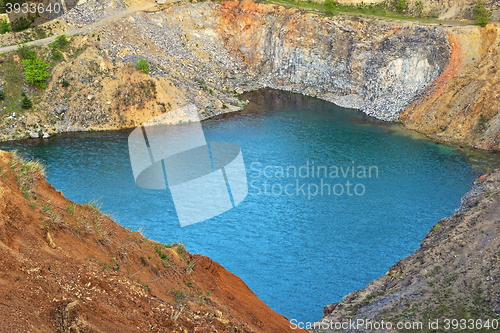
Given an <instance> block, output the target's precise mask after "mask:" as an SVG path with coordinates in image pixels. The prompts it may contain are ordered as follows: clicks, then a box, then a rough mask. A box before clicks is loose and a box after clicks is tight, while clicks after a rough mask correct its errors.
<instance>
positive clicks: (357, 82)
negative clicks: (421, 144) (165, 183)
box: [2, 0, 451, 139]
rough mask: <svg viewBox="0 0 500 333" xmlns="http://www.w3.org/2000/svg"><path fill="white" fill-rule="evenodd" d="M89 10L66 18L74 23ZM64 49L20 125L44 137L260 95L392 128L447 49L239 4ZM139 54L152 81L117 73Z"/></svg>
mask: <svg viewBox="0 0 500 333" xmlns="http://www.w3.org/2000/svg"><path fill="white" fill-rule="evenodd" d="M117 1H120V0H117ZM92 3H93V2H83V3H81V4H80V5H79V6H78V8H76V9H75V10H77V11H76V14H75V15H76V16H75V15H68V19H72V20H75V21H78V15H77V13H78V12H85V11H86V8H85V6H90V5H91V4H92ZM80 7H81V8H80ZM118 7H119V6H118ZM89 10H90V9H89ZM72 46H73V48H74V49H77V48H79V49H80V51H78V52H74V53H71V54H70V53H69V52H68V54H66V57H67V58H66V61H63V62H62V63H60V64H59V65H57V66H56V67H55V68H54V69H53V72H52V76H51V80H50V82H49V86H48V88H47V90H46V91H45V92H44V95H43V96H42V97H41V102H40V104H39V105H38V117H39V119H37V120H36V121H31V123H30V124H29V125H30V126H32V127H33V126H38V127H39V128H45V129H47V130H48V131H49V134H51V133H52V132H51V131H55V132H66V131H78V130H83V131H85V130H91V129H93V130H102V129H114V128H122V127H130V126H133V125H135V124H140V123H142V122H143V121H145V120H147V119H149V118H152V117H154V116H156V115H158V114H161V113H162V112H167V111H169V110H172V109H174V108H176V107H179V106H184V105H187V104H191V103H195V104H196V105H197V106H198V107H199V109H200V115H201V117H202V118H208V117H212V116H214V115H217V114H220V113H224V112H229V111H234V110H238V109H240V108H241V107H242V106H244V102H242V101H238V99H237V97H236V95H235V93H239V92H242V91H248V90H252V89H258V88H263V87H270V88H276V89H283V90H288V91H294V92H299V93H303V94H306V95H310V96H316V97H318V98H322V99H325V100H328V101H331V102H334V103H336V104H338V105H340V106H344V107H349V108H356V109H361V110H363V111H364V112H366V113H368V114H370V115H372V116H374V117H377V118H380V119H384V120H391V121H394V120H397V118H398V116H399V114H400V112H401V111H402V110H403V109H404V108H405V107H406V106H408V105H409V104H410V102H411V101H413V100H414V99H415V97H417V96H418V94H419V92H421V91H422V89H423V88H425V87H426V86H428V85H429V83H431V82H433V81H434V80H435V79H436V78H438V77H439V75H440V74H441V73H442V72H443V69H444V68H445V66H446V65H447V63H448V59H449V56H450V50H451V48H450V46H449V42H448V36H447V34H446V33H445V32H443V31H442V30H440V29H438V28H436V27H422V26H412V25H411V24H409V23H407V24H400V23H394V22H386V21H381V20H378V19H371V18H361V19H358V20H356V21H355V20H348V19H346V18H344V17H336V18H325V17H320V16H318V15H313V14H301V13H300V12H298V11H297V10H296V9H289V10H287V9H285V8H284V7H281V6H275V5H265V4H255V3H253V2H251V1H247V0H245V1H242V2H238V1H228V2H217V3H210V2H206V3H198V4H181V5H173V6H171V7H169V8H166V9H164V10H161V11H154V12H139V13H136V14H134V15H132V16H129V17H127V18H123V19H121V20H118V21H114V22H110V23H108V24H106V25H105V26H103V27H100V28H96V29H94V30H92V31H91V32H90V33H89V34H87V35H82V36H78V37H75V38H74V39H73V41H72ZM138 57H142V58H145V59H147V60H148V61H149V62H150V64H151V68H152V71H151V73H150V75H146V74H142V73H139V72H137V71H134V70H133V67H130V66H128V65H127V63H131V62H132V63H133V62H134V61H135V60H136V59H137V58H138ZM62 83H69V85H67V84H66V86H62ZM20 122H21V121H20V120H18V119H10V120H9V126H5V128H3V129H2V134H3V136H4V139H5V138H8V137H10V138H12V137H15V136H16V133H17V135H19V133H21V134H23V133H24V129H20V128H19V127H17V126H21V124H20ZM26 124H28V121H26ZM26 126H27V125H26Z"/></svg>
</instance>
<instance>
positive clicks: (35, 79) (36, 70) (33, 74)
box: [23, 58, 50, 88]
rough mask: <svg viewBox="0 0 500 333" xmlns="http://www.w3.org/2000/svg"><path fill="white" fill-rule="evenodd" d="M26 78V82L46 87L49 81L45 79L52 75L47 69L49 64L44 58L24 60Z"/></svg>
mask: <svg viewBox="0 0 500 333" xmlns="http://www.w3.org/2000/svg"><path fill="white" fill-rule="evenodd" d="M23 66H24V73H23V75H24V79H25V80H26V82H29V83H31V84H34V85H36V86H38V87H40V88H45V87H46V86H47V83H46V82H45V80H46V79H47V77H48V76H49V75H50V74H49V72H48V71H47V68H48V67H49V65H48V64H47V63H46V62H45V60H43V59H38V58H35V59H26V60H23Z"/></svg>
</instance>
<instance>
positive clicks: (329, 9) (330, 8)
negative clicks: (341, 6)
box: [323, 0, 337, 15]
mask: <svg viewBox="0 0 500 333" xmlns="http://www.w3.org/2000/svg"><path fill="white" fill-rule="evenodd" d="M323 9H324V10H325V13H326V14H328V15H332V14H333V13H334V12H335V10H336V9H337V3H336V2H333V1H332V0H325V2H323Z"/></svg>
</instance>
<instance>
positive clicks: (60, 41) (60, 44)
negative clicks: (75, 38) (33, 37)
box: [49, 35, 69, 50]
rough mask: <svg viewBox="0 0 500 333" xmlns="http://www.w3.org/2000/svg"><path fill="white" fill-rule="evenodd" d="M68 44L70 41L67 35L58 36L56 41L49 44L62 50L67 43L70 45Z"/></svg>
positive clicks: (55, 48)
mask: <svg viewBox="0 0 500 333" xmlns="http://www.w3.org/2000/svg"><path fill="white" fill-rule="evenodd" d="M68 44H69V41H68V39H67V38H66V35H61V36H59V37H57V38H56V40H55V41H53V42H52V43H50V44H49V46H50V47H51V48H52V49H54V50H57V49H59V50H60V49H63V48H65V47H66V45H68Z"/></svg>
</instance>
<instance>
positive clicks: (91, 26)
mask: <svg viewBox="0 0 500 333" xmlns="http://www.w3.org/2000/svg"><path fill="white" fill-rule="evenodd" d="M155 6H156V3H154V2H147V3H143V4H141V5H140V6H134V7H130V8H128V9H127V10H124V11H121V12H119V13H116V14H114V15H111V16H107V17H104V18H102V19H100V20H98V21H96V22H94V23H91V24H89V25H86V26H84V27H82V28H78V29H74V30H70V31H68V32H66V33H65V34H64V35H66V36H74V35H78V34H84V33H88V32H89V31H91V30H92V29H94V28H97V27H102V26H103V25H105V24H107V23H108V22H111V21H114V20H117V19H120V18H122V17H125V16H128V15H130V14H133V13H136V12H140V11H144V10H148V9H150V8H153V7H155ZM58 36H59V35H57V36H52V37H49V38H44V39H38V40H34V41H32V42H28V43H26V45H28V46H41V45H48V44H50V43H52V42H53V41H55V39H56V38H57V37H58ZM19 45H20V44H16V45H9V46H4V47H0V54H1V53H6V52H10V51H14V50H16V49H17V48H18V46H19Z"/></svg>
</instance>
